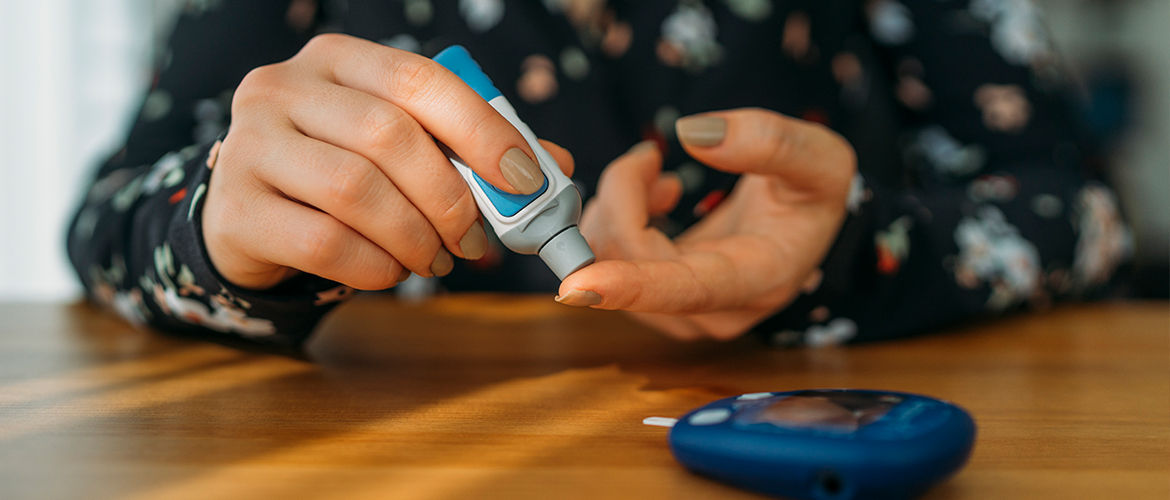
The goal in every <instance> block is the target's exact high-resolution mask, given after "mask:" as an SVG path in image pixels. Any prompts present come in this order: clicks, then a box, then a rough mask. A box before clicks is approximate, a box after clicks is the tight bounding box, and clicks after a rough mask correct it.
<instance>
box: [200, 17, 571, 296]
mask: <svg viewBox="0 0 1170 500" xmlns="http://www.w3.org/2000/svg"><path fill="white" fill-rule="evenodd" d="M432 136H433V138H432ZM435 139H437V140H439V141H442V142H443V143H444V144H446V145H447V146H449V147H451V149H452V150H454V151H455V152H456V153H458V154H459V155H460V156H461V157H462V158H463V159H464V160H466V161H467V163H468V165H469V166H470V167H471V168H472V169H474V170H475V171H476V172H477V173H478V174H479V175H480V177H482V178H483V179H484V180H486V181H487V182H490V183H491V184H493V185H495V186H496V187H499V188H500V189H503V190H505V191H508V192H511V193H524V194H527V193H532V192H535V191H536V190H537V189H539V188H540V186H541V184H542V183H543V182H544V176H543V174H542V173H541V172H540V169H539V167H537V165H536V163H535V162H534V160H533V158H534V157H535V156H534V155H533V153H532V150H531V148H529V146H528V144H527V143H526V142H525V141H524V138H523V137H522V136H521V135H520V133H519V132H517V131H516V129H515V128H514V127H513V126H512V125H511V124H509V123H508V122H507V121H506V120H505V119H504V118H503V117H502V116H500V115H499V113H497V112H496V111H495V110H494V109H492V107H491V106H489V105H488V103H487V102H486V101H484V100H483V98H481V97H480V96H479V95H478V94H476V93H475V92H474V91H473V90H471V88H470V87H468V86H467V85H466V84H464V83H463V81H462V80H460V79H459V78H458V77H457V76H455V75H454V74H452V73H451V72H449V71H447V70H446V69H445V68H443V67H442V66H440V65H439V64H437V63H435V62H433V61H431V60H430V59H427V58H425V57H422V56H419V55H415V54H411V53H409V52H404V51H400V50H397V49H392V48H389V47H384V46H382V45H378V44H376V43H372V42H368V41H364V40H360V39H357V38H353V37H348V36H344V35H321V36H318V37H316V38H314V39H313V40H311V41H310V42H309V43H308V44H307V45H306V46H305V47H304V48H303V49H302V50H301V51H300V53H298V54H297V55H296V56H294V57H293V58H292V59H289V60H288V61H285V62H282V63H279V64H273V65H270V66H264V67H261V68H257V69H255V70H253V71H252V72H251V73H249V74H248V76H247V77H245V78H244V80H243V82H241V83H240V86H239V87H238V88H237V90H236V93H235V97H234V99H233V100H232V124H231V129H230V131H229V133H228V135H227V137H226V138H225V139H224V142H223V144H222V146H221V147H220V148H219V150H218V155H216V154H215V153H214V152H213V155H212V158H211V159H209V165H213V166H214V174H213V175H212V176H211V182H210V186H209V189H208V194H207V198H206V201H205V204H204V207H203V235H204V240H205V241H206V245H207V252H208V254H209V257H210V259H211V262H212V263H213V264H214V265H215V268H216V269H217V270H218V271H219V273H220V274H221V275H222V276H223V277H224V278H226V279H227V280H228V281H231V282H232V283H234V284H236V285H238V286H241V287H244V288H252V289H264V288H268V287H271V286H273V285H276V284H277V283H279V282H281V281H282V280H284V279H286V278H288V277H290V276H292V275H294V274H296V273H297V272H299V271H304V272H307V273H312V274H316V275H319V276H322V277H325V278H328V279H331V280H334V281H338V282H341V283H344V284H346V285H349V286H352V287H354V288H359V289H382V288H389V287H391V286H394V285H395V284H396V283H398V282H399V281H401V280H402V279H405V277H407V276H409V272H411V271H413V272H414V273H415V274H418V275H421V276H434V275H444V274H447V273H449V272H450V271H451V269H452V267H453V265H454V262H453V260H452V255H454V256H457V257H461V258H465V259H478V258H480V257H482V256H483V254H484V252H485V251H486V249H487V238H486V236H485V234H484V230H483V225H482V223H481V222H480V221H479V210H478V209H477V208H476V205H475V200H474V198H473V197H472V194H471V191H470V189H468V187H467V184H466V183H465V182H464V181H463V179H462V177H460V175H459V173H458V172H457V171H456V170H455V168H454V167H452V166H451V163H450V162H449V161H448V160H447V158H446V156H444V155H443V153H442V152H441V151H440V150H439V148H438V147H437V146H436V144H435ZM545 147H546V149H548V150H549V152H550V153H552V154H553V156H554V157H556V159H557V160H558V162H559V163H560V164H561V165H563V166H564V167H562V168H568V169H571V166H572V159H571V157H569V156H568V154H567V152H565V151H564V150H563V149H561V148H559V147H557V146H554V145H552V144H551V143H545Z"/></svg>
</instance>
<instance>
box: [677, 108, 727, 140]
mask: <svg viewBox="0 0 1170 500" xmlns="http://www.w3.org/2000/svg"><path fill="white" fill-rule="evenodd" d="M674 130H675V132H677V133H678V140H680V141H682V142H684V143H686V144H687V145H690V146H704V147H709V146H718V145H719V143H721V142H723V136H724V135H726V134H727V120H725V119H723V118H722V117H719V116H703V115H698V116H688V117H686V118H679V119H678V121H676V122H674Z"/></svg>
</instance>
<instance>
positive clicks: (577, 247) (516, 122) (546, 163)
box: [434, 45, 595, 280]
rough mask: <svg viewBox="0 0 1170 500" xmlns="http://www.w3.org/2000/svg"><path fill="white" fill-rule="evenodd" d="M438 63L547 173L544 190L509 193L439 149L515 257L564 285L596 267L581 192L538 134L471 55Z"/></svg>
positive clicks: (445, 54) (462, 52)
mask: <svg viewBox="0 0 1170 500" xmlns="http://www.w3.org/2000/svg"><path fill="white" fill-rule="evenodd" d="M434 60H435V62H437V63H439V64H441V65H443V67H445V68H447V69H448V70H450V71H451V72H452V73H455V74H456V75H457V76H459V78H461V79H463V81H464V82H465V83H467V85H468V86H470V87H471V88H472V89H473V90H475V91H476V92H477V93H479V95H480V97H483V98H484V100H486V101H487V102H488V104H490V105H491V106H492V107H493V108H495V110H496V111H498V112H499V113H500V115H502V116H503V117H504V118H505V119H507V120H508V122H509V123H511V124H512V126H513V127H516V130H517V131H519V132H520V134H521V135H523V136H524V140H526V141H528V146H529V147H531V148H532V151H533V152H534V153H536V160H537V163H538V164H539V165H540V170H541V171H542V172H544V179H545V180H544V185H543V186H541V187H540V189H538V190H537V191H536V192H535V193H532V194H528V195H520V194H511V193H507V192H504V191H501V190H499V189H496V187H495V186H492V185H491V184H488V183H487V182H486V181H484V180H483V179H481V178H480V177H479V175H477V174H476V173H475V172H474V171H472V170H471V169H470V168H468V166H467V163H466V162H464V161H463V159H461V158H459V156H458V155H456V154H455V152H454V151H451V149H450V148H448V147H447V146H445V145H443V144H441V143H440V144H439V146H440V148H442V150H443V153H445V154H446V155H447V158H448V159H450V160H451V164H452V165H455V168H456V169H457V170H458V171H459V173H460V175H462V176H463V179H464V180H466V181H467V185H468V186H469V187H471V192H472V194H473V195H474V196H475V202H476V204H477V205H479V210H480V212H483V218H484V220H486V221H487V222H488V223H489V224H491V225H492V229H494V230H495V232H496V235H497V236H499V237H500V241H502V242H503V243H504V245H505V246H507V247H508V248H509V249H511V250H512V251H513V252H516V253H522V254H529V255H532V254H537V255H540V258H541V259H542V260H544V263H545V264H548V267H549V268H550V269H552V271H553V272H554V273H556V275H557V278H559V279H562V280H563V279H565V277H566V276H568V275H570V274H573V273H574V272H576V271H577V270H578V269H581V268H583V267H585V266H587V265H589V264H592V263H593V261H594V260H595V258H594V256H593V250H592V249H591V248H589V243H586V242H585V238H584V237H582V236H581V231H579V230H578V229H577V222H578V221H579V220H580V219H581V194H580V193H579V192H577V187H576V186H574V185H573V181H571V180H569V178H568V177H565V174H564V173H562V172H561V169H560V167H559V166H557V163H556V161H555V160H553V158H552V155H550V154H548V152H547V151H545V150H544V148H543V147H541V146H540V142H538V141H537V140H536V134H534V133H532V129H530V128H528V125H526V124H525V123H524V122H522V121H520V117H518V116H516V110H515V109H513V108H512V104H511V103H509V102H508V100H507V99H505V98H504V96H503V94H501V93H500V91H499V89H497V88H496V87H495V85H492V81H491V79H490V78H488V76H487V75H486V74H484V73H483V70H482V69H480V67H479V64H478V63H476V62H475V60H474V59H472V58H471V54H469V53H468V52H467V49H465V48H463V47H462V46H460V45H453V46H451V47H448V48H446V49H445V50H443V51H442V52H440V53H439V55H437V56H435V58H434Z"/></svg>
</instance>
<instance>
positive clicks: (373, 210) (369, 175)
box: [257, 134, 474, 276]
mask: <svg viewBox="0 0 1170 500" xmlns="http://www.w3.org/2000/svg"><path fill="white" fill-rule="evenodd" d="M290 135H292V134H290ZM273 152H274V154H275V155H276V156H274V157H272V158H270V159H268V160H267V161H264V162H263V164H262V165H260V166H258V168H257V175H258V177H259V178H260V180H261V181H263V182H265V183H266V184H268V185H269V186H272V187H274V188H276V189H277V190H279V191H280V192H282V193H284V194H285V195H286V196H289V197H290V198H293V199H295V200H298V201H301V202H304V203H306V204H308V205H311V206H313V207H316V208H318V209H320V210H321V211H324V212H326V213H328V214H330V215H331V216H333V217H334V218H336V219H337V220H339V221H341V222H343V223H345V225H347V226H349V227H350V228H352V229H353V230H355V231H357V232H358V233H360V234H361V235H362V236H363V237H364V238H366V239H368V240H370V241H373V242H374V243H375V244H377V245H378V246H379V247H381V248H382V249H384V250H385V251H387V252H389V254H391V255H393V256H394V258H395V259H397V260H398V261H399V262H401V263H402V264H404V265H405V266H406V267H407V268H408V269H410V270H411V271H414V272H415V273H416V274H419V275H421V276H433V275H436V274H440V275H441V274H446V273H447V272H449V271H450V269H449V267H450V264H451V257H450V255H449V254H448V253H447V251H446V250H443V249H442V242H441V241H440V240H439V235H438V234H437V233H436V231H435V229H434V228H433V227H432V225H431V223H430V222H429V221H428V220H427V218H426V217H425V216H423V214H422V213H420V212H419V210H418V209H417V208H416V207H415V206H414V205H413V204H411V202H410V201H409V200H408V199H407V198H406V197H405V196H403V194H402V193H401V192H400V191H399V189H398V188H397V187H396V186H395V185H394V183H392V182H391V181H390V179H388V178H386V176H385V175H384V174H383V173H382V171H381V170H379V169H378V167H377V166H375V165H374V164H373V163H371V162H370V161H369V160H368V159H366V158H365V157H363V156H361V155H359V154H356V153H353V152H350V151H347V150H344V149H341V148H338V147H336V146H333V145H331V144H326V143H324V142H320V141H317V140H314V139H310V138H306V137H304V136H299V135H297V136H294V137H290V138H284V139H283V140H280V147H278V148H273ZM472 223H474V222H472Z"/></svg>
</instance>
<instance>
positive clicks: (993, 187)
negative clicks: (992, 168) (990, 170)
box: [967, 175, 1020, 203]
mask: <svg viewBox="0 0 1170 500" xmlns="http://www.w3.org/2000/svg"><path fill="white" fill-rule="evenodd" d="M1019 191H1020V182H1019V181H1017V180H1016V178H1015V177H1013V176H1010V175H984V176H982V177H980V178H978V179H975V180H974V181H971V184H970V185H968V186H967V197H968V198H970V199H971V201H974V202H975V203H983V202H987V201H991V202H996V203H1006V202H1009V201H1012V200H1013V199H1015V197H1016V193H1018V192H1019Z"/></svg>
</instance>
